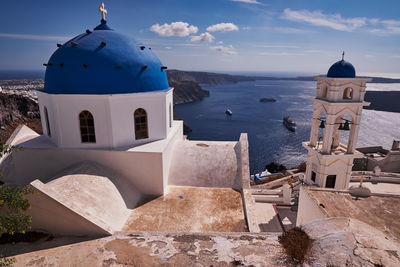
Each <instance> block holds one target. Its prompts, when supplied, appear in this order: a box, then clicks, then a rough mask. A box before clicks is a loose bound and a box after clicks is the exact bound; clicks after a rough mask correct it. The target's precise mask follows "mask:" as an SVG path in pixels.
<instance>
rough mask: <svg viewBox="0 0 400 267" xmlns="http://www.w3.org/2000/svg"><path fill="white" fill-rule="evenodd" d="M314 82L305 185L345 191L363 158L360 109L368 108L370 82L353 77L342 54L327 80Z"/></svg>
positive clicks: (319, 79)
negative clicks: (356, 163) (359, 145)
mask: <svg viewBox="0 0 400 267" xmlns="http://www.w3.org/2000/svg"><path fill="white" fill-rule="evenodd" d="M315 79H316V80H317V90H316V93H317V94H316V97H315V98H313V101H314V111H313V118H312V127H311V134H310V141H309V142H303V147H304V148H306V149H307V151H308V158H307V170H306V178H305V181H306V182H307V183H308V184H316V185H318V186H320V187H327V188H335V189H347V188H348V186H349V182H350V175H351V170H352V167H353V160H354V158H360V157H362V154H361V153H360V152H358V151H356V144H357V138H358V131H359V129H360V121H361V113H362V109H363V106H366V105H369V104H370V103H367V102H365V101H364V96H365V89H366V83H367V82H369V81H371V80H372V79H371V78H358V77H356V72H355V69H354V67H353V65H352V64H351V63H349V62H346V61H345V60H344V52H343V53H342V60H340V61H338V62H336V63H335V64H333V65H332V66H331V67H330V69H329V71H328V73H327V75H326V76H317V77H315ZM344 132H347V133H348V137H347V134H344ZM341 141H344V143H342V142H341ZM346 141H347V145H346Z"/></svg>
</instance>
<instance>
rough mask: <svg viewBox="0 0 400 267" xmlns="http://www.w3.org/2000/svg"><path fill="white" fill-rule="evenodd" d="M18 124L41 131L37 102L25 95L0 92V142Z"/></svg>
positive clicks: (3, 141) (4, 139)
mask: <svg viewBox="0 0 400 267" xmlns="http://www.w3.org/2000/svg"><path fill="white" fill-rule="evenodd" d="M20 124H26V125H28V127H30V128H32V129H33V130H34V131H36V132H38V133H40V134H41V133H42V126H41V123H40V114H39V106H38V104H37V103H36V102H35V101H33V100H31V99H29V98H27V97H23V96H17V95H6V94H1V93H0V144H3V143H5V142H6V141H7V139H8V138H9V137H10V135H11V134H12V132H13V131H14V130H15V128H17V127H18V125H20Z"/></svg>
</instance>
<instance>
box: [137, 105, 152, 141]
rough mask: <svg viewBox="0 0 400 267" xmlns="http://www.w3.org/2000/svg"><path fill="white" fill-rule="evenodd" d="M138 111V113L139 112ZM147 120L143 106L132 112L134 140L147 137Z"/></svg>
mask: <svg viewBox="0 0 400 267" xmlns="http://www.w3.org/2000/svg"><path fill="white" fill-rule="evenodd" d="M139 112H140V113H139ZM148 124H149V121H148V116H147V112H146V110H145V109H144V108H137V109H136V110H135V111H134V113H133V125H134V131H135V140H142V139H147V138H149V125H148Z"/></svg>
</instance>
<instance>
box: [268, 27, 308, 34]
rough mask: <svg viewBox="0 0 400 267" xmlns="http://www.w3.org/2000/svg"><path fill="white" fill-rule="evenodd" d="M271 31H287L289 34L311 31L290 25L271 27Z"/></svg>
mask: <svg viewBox="0 0 400 267" xmlns="http://www.w3.org/2000/svg"><path fill="white" fill-rule="evenodd" d="M272 30H273V31H276V32H280V33H289V34H305V33H311V32H312V31H310V30H303V29H297V28H291V27H274V28H272Z"/></svg>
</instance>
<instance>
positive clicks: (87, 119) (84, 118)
mask: <svg viewBox="0 0 400 267" xmlns="http://www.w3.org/2000/svg"><path fill="white" fill-rule="evenodd" d="M78 118H79V130H80V136H81V143H89V144H95V143H96V130H95V125H94V116H93V114H92V113H91V112H90V111H88V110H83V111H81V112H80V113H79V115H78Z"/></svg>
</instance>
